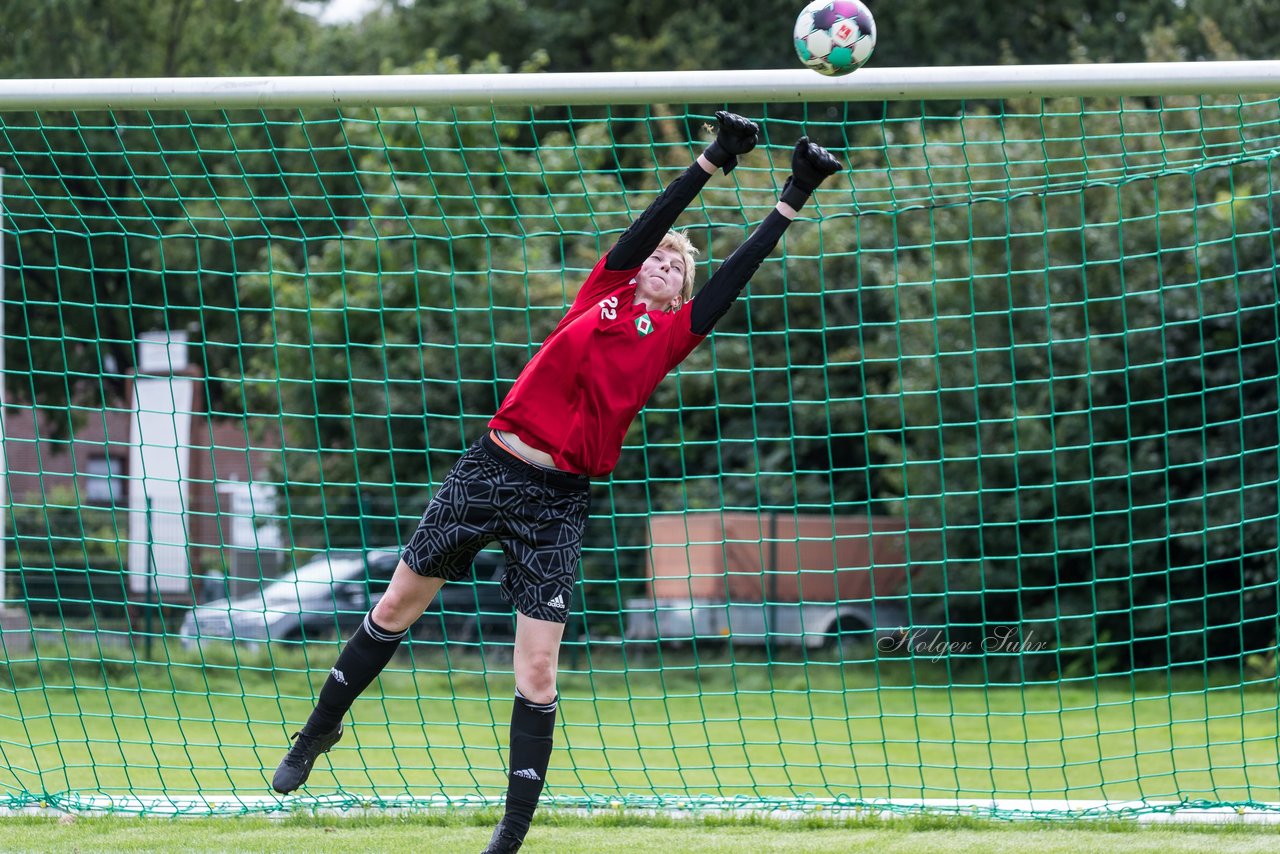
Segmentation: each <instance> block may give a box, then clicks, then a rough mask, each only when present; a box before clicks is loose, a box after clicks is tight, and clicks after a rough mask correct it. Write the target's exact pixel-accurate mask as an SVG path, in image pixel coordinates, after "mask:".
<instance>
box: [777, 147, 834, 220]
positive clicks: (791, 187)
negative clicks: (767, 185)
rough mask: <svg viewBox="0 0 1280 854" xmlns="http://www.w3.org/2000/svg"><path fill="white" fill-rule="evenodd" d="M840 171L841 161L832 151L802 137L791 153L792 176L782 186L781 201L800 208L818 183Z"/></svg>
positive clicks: (797, 208) (816, 187)
mask: <svg viewBox="0 0 1280 854" xmlns="http://www.w3.org/2000/svg"><path fill="white" fill-rule="evenodd" d="M839 171H840V161H839V160H836V159H835V157H833V156H832V155H831V152H829V151H827V150H826V149H825V148H823V147H822V146H821V145H818V143H816V142H810V141H809V137H807V136H802V137H800V141H799V142H797V143H796V150H795V151H794V152H792V154H791V177H790V178H788V179H787V183H786V184H784V185H783V187H782V196H781V201H783V202H786V203H787V204H789V205H791V207H793V208H795V209H796V210H800V208H801V207H802V206H803V205H804V203H805V202H807V201H808V200H809V196H811V195H813V191H814V190H816V189H818V185H819V184H821V183H822V182H823V181H825V180H826V179H827V176H829V175H834V174H836V173H837V172H839Z"/></svg>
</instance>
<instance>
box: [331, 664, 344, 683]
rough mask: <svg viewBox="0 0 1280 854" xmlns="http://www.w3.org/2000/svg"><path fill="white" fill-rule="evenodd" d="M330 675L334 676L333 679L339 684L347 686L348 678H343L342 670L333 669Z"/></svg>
mask: <svg viewBox="0 0 1280 854" xmlns="http://www.w3.org/2000/svg"><path fill="white" fill-rule="evenodd" d="M329 673H330V674H331V675H332V676H333V678H334V679H336V680H337V681H338V682H341V683H342V684H343V685H346V684H347V677H345V676H343V675H342V671H341V670H339V669H338V668H336V667H335V668H333V669H332V670H330V671H329Z"/></svg>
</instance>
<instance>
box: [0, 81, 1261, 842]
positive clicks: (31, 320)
mask: <svg viewBox="0 0 1280 854" xmlns="http://www.w3.org/2000/svg"><path fill="white" fill-rule="evenodd" d="M879 73H881V74H884V75H889V74H891V72H888V71H884V72H879ZM1171 73H1172V72H1171ZM863 74H869V72H863ZM855 77H857V75H855ZM433 79H434V81H435V82H434V83H433V84H432V85H433V86H437V87H438V86H444V85H447V83H441V82H440V81H441V80H447V78H433ZM455 79H463V78H455ZM806 79H808V78H806ZM866 79H867V80H873V79H877V78H874V77H867V78H866ZM1115 88H1116V87H1112V90H1113V91H1114V89H1115ZM122 91H126V90H122ZM699 91H700V90H698V89H694V88H689V89H687V90H684V89H681V88H680V87H679V86H674V85H673V87H672V88H671V89H670V91H669V92H668V94H667V96H666V98H665V103H652V104H627V103H616V102H615V103H613V104H611V105H608V106H605V105H592V104H589V103H581V102H580V101H581V99H574V98H570V97H563V98H561V97H558V96H557V95H556V94H554V93H553V94H544V95H537V94H536V93H535V95H533V96H530V98H529V99H528V101H527V102H526V103H523V104H515V103H512V102H510V101H507V102H498V103H497V104H496V105H495V104H491V103H490V102H489V101H488V100H486V99H485V98H483V97H477V96H474V95H461V96H459V98H458V99H457V101H456V102H455V103H453V104H450V105H445V106H430V105H428V106H423V105H419V106H396V105H390V104H383V105H380V106H364V105H361V104H359V103H356V104H354V105H351V106H346V105H345V104H347V103H350V102H348V101H344V102H342V103H344V106H341V107H334V106H328V107H326V106H318V105H315V104H314V102H306V103H311V104H312V105H310V106H306V105H302V106H300V105H299V104H303V103H304V102H302V101H299V103H298V104H293V105H290V104H287V103H282V102H272V103H270V104H268V105H266V106H259V107H256V108H253V107H246V106H244V105H243V102H240V103H237V104H236V105H233V106H227V107H219V106H216V105H215V103H214V101H213V100H211V99H215V98H216V96H217V92H213V93H211V94H209V95H208V96H207V97H202V98H201V99H199V100H193V101H192V102H191V104H189V105H175V104H174V103H173V102H172V101H169V102H166V103H165V104H164V105H161V106H158V107H153V108H151V109H144V108H142V107H141V106H140V105H139V102H138V101H137V100H135V101H134V102H131V103H130V104H129V105H126V106H119V103H120V102H119V101H118V100H117V101H113V100H112V99H111V97H106V98H105V100H104V101H90V100H85V102H84V103H83V104H80V105H79V108H73V107H76V105H74V104H69V103H68V102H67V100H66V99H62V100H60V101H58V107H57V108H42V107H38V105H37V104H35V103H32V104H28V105H26V106H22V105H19V106H10V107H8V108H6V109H4V110H2V111H0V168H2V169H3V178H2V182H3V183H2V191H3V194H2V204H0V215H2V222H3V294H2V296H3V298H2V300H0V306H3V333H4V347H3V363H2V364H3V396H4V404H5V405H4V408H3V418H4V421H3V427H4V430H3V435H4V441H3V455H2V457H3V461H4V477H3V479H2V480H3V484H4V487H3V493H2V494H0V513H3V518H4V528H3V530H4V563H3V567H4V569H3V575H2V578H3V588H2V590H0V598H2V599H3V600H4V605H5V607H4V608H3V610H0V619H2V620H3V623H2V625H3V628H4V631H3V634H2V635H0V640H2V646H0V659H2V663H0V807H6V808H8V809H9V810H25V809H33V808H38V807H41V806H49V807H55V808H58V809H64V810H73V811H90V810H112V811H123V812H146V813H163V814H171V813H184V814H207V813H229V812H244V811H280V810H290V809H296V808H300V807H325V808H339V809H345V808H351V807H358V806H373V807H396V806H398V807H424V806H442V805H469V804H482V803H491V802H494V801H496V799H498V798H499V797H500V796H501V795H502V793H503V792H505V789H506V768H505V762H506V758H505V755H506V743H507V716H508V715H509V711H510V702H511V695H512V688H513V685H512V678H511V643H512V634H511V632H512V619H511V613H510V608H509V606H506V605H505V604H504V603H503V602H502V600H501V598H500V597H499V596H497V594H496V590H497V586H496V582H495V580H494V579H495V577H497V575H498V573H500V572H501V564H502V556H501V554H500V552H496V551H495V552H487V553H484V554H483V555H482V556H481V559H480V560H479V561H478V562H477V564H476V568H475V572H474V578H473V579H471V580H469V581H466V582H461V583H459V584H457V585H452V586H450V587H446V594H445V595H444V596H442V598H441V600H440V601H438V602H437V603H436V604H435V605H434V606H433V608H432V609H429V610H428V612H427V614H426V615H424V618H423V620H422V621H421V622H420V623H419V624H417V625H416V626H415V627H414V629H413V632H412V635H411V640H410V642H408V643H406V644H405V645H404V648H403V650H402V651H401V652H400V653H399V654H398V655H397V657H396V659H394V660H393V662H392V664H391V666H390V667H389V668H388V670H387V671H386V672H385V673H384V675H383V676H382V678H381V680H380V681H378V682H376V683H375V684H374V686H373V687H371V688H370V690H369V691H368V692H366V694H365V695H364V696H363V697H362V698H361V699H360V700H359V701H358V702H357V703H356V705H355V707H354V709H353V710H352V713H351V716H350V718H349V722H350V727H349V730H348V735H347V737H346V738H344V740H343V741H342V742H341V743H340V744H339V745H338V746H337V747H336V748H335V749H334V750H333V751H332V752H331V753H330V754H328V755H327V756H326V757H325V758H323V759H321V760H320V761H319V763H318V764H317V768H316V770H315V773H313V775H312V776H311V779H310V782H309V785H308V787H307V788H306V789H305V790H304V791H302V792H300V793H298V794H296V795H294V796H289V797H276V796H274V795H273V794H272V793H271V792H270V787H269V780H270V774H271V772H272V770H273V769H274V768H275V765H276V763H277V762H278V761H279V759H280V757H281V756H282V755H283V751H284V750H285V748H286V747H287V736H288V734H289V733H291V732H292V731H293V730H294V729H296V728H297V727H298V725H299V724H300V723H301V722H302V721H303V720H304V719H305V716H306V714H307V713H308V712H309V711H310V709H311V708H312V706H313V704H314V701H315V697H316V692H317V691H318V690H319V686H320V684H321V683H322V681H323V678H324V676H325V674H326V672H327V670H328V668H329V667H330V665H331V664H332V662H333V659H334V657H335V655H336V652H337V650H338V648H339V647H338V644H339V643H340V639H341V638H344V637H345V636H346V635H347V634H348V633H349V631H350V630H351V628H352V627H354V625H355V623H356V622H357V621H358V620H359V619H360V617H361V616H362V615H363V614H364V613H365V612H366V611H367V610H368V608H369V606H370V603H371V602H373V601H375V600H376V598H377V596H378V595H379V594H380V592H381V591H382V590H383V589H384V588H385V586H386V579H387V576H388V574H389V572H390V569H389V567H390V566H394V562H395V557H396V549H397V548H398V547H399V546H401V545H402V544H403V543H404V542H405V540H406V538H407V536H408V534H409V533H410V532H411V531H412V529H413V526H414V525H415V523H416V521H417V519H418V517H419V516H420V514H421V512H422V510H423V508H424V507H425V505H426V503H427V501H428V500H429V499H430V497H431V495H432V492H433V490H434V489H435V488H437V487H438V486H439V484H440V482H441V481H442V479H443V477H444V475H445V474H446V472H447V471H448V469H449V467H450V466H451V465H452V463H453V462H454V461H455V460H456V459H457V457H458V455H459V454H460V453H461V452H462V451H463V450H464V449H465V448H466V447H467V445H468V444H469V443H470V442H471V441H473V440H474V439H475V438H476V437H477V436H478V434H479V433H480V432H481V431H483V430H484V429H485V425H486V424H487V421H488V418H489V417H490V416H491V415H492V413H493V412H494V411H495V409H496V407H497V406H498V404H499V403H500V401H501V400H502V397H503V395H504V394H505V393H506V391H507V390H508V389H509V388H510V386H511V384H512V382H513V381H514V379H515V377H516V376H517V374H518V373H519V371H520V369H521V368H522V367H523V365H524V364H525V363H526V362H527V361H528V359H529V358H530V357H531V355H532V354H533V353H534V352H535V351H536V349H537V347H538V344H539V343H540V342H541V341H542V340H543V338H544V337H545V336H546V335H547V334H548V333H549V332H550V330H551V329H552V328H553V327H554V325H555V324H556V323H557V321H558V320H559V319H560V317H561V316H562V314H563V313H564V311H565V309H566V307H567V306H568V304H569V303H570V302H571V301H572V299H573V297H574V295H575V293H576V290H577V288H578V286H579V284H580V283H581V282H582V280H583V278H584V277H585V276H586V274H587V272H588V271H589V270H590V269H591V268H592V266H593V265H594V263H595V262H596V260H597V259H598V258H599V257H600V256H601V254H603V253H604V252H605V251H607V250H608V248H609V247H610V245H611V244H612V241H613V240H615V239H616V238H617V236H618V235H619V234H620V233H621V232H622V230H623V229H624V228H625V227H626V226H627V225H628V224H629V222H630V221H631V220H632V219H633V218H634V217H635V216H636V215H637V214H638V213H639V212H640V211H641V210H643V209H644V207H645V206H646V205H647V204H648V202H649V201H650V200H651V199H652V198H653V197H654V195H655V194H656V193H657V192H658V191H659V190H660V188H661V187H662V186H663V185H664V184H665V183H666V182H668V181H670V180H672V179H673V178H674V177H675V176H676V175H678V174H679V172H680V171H681V170H683V169H684V168H685V167H686V166H687V165H688V164H689V163H690V162H691V160H692V158H693V157H695V156H696V154H697V152H698V151H700V150H701V147H702V146H703V145H704V144H705V143H706V141H707V140H708V139H709V137H708V135H707V133H706V131H705V129H704V126H705V124H706V123H707V122H708V121H709V120H710V119H711V117H712V116H713V115H714V112H715V110H716V109H718V108H721V107H723V106H726V104H725V102H724V101H716V102H712V103H699V102H698V101H699V99H700V98H705V96H703V95H700V94H698V92H699ZM771 91H775V92H776V91H777V90H776V89H775V90H771ZM823 91H824V93H826V94H825V95H820V96H817V97H814V98H812V99H811V100H803V99H802V100H799V101H785V102H780V101H776V100H775V101H770V100H769V97H782V95H780V94H778V95H774V96H769V97H766V96H764V95H758V94H754V93H752V92H746V91H744V93H743V95H742V96H741V97H737V98H733V99H731V101H732V102H731V103H729V104H728V106H730V107H732V108H733V109H735V110H737V111H739V112H743V113H745V114H747V115H749V116H751V117H753V118H755V119H757V120H758V121H759V123H760V125H761V127H762V132H763V138H762V144H761V146H760V147H759V148H758V149H757V150H756V151H755V152H753V153H752V154H750V155H748V156H746V157H744V158H743V159H742V163H741V165H740V166H739V167H738V169H737V170H736V171H734V172H733V173H732V175H730V176H728V177H725V176H723V175H719V176H716V177H715V178H713V179H712V181H711V182H710V184H709V186H708V188H707V189H706V190H705V191H704V192H703V193H702V195H701V196H700V198H699V199H698V200H697V201H696V202H695V203H694V204H693V205H692V206H691V207H690V209H689V210H688V211H687V213H686V214H685V216H684V217H683V218H682V219H681V221H680V225H681V227H683V228H685V229H686V230H687V233H688V234H689V236H690V237H691V238H692V240H693V241H694V243H695V244H696V245H697V246H698V247H699V248H700V249H701V250H702V261H700V263H699V281H700V282H701V281H705V280H706V278H707V276H708V275H709V272H710V271H711V270H712V269H714V268H715V266H716V265H717V264H718V263H719V262H720V261H721V260H722V259H723V258H725V257H726V255H727V254H728V253H729V252H730V251H731V250H732V249H733V248H734V247H735V246H737V245H738V244H739V243H740V242H741V241H742V240H743V239H744V238H745V236H746V234H747V233H748V231H749V229H750V228H751V227H752V226H753V225H754V224H756V223H758V222H759V221H760V220H762V219H763V218H764V216H765V215H766V213H767V212H768V211H769V210H770V209H771V208H772V206H773V204H774V202H775V201H776V198H777V192H778V190H779V189H780V186H781V183H782V181H783V180H784V179H785V177H786V174H787V168H788V166H787V164H788V163H789V154H790V149H791V146H792V145H793V144H794V142H795V140H796V138H797V137H798V136H799V135H801V134H808V135H809V136H810V137H812V138H814V139H816V140H818V141H819V142H821V143H822V144H823V145H825V146H826V147H828V148H830V149H831V150H833V151H834V152H837V153H838V154H839V155H840V157H841V158H842V159H843V160H844V161H845V162H846V163H847V164H848V167H849V168H848V171H847V172H845V173H843V174H841V175H839V176H837V177H835V178H833V179H832V180H831V181H829V182H828V183H827V184H826V185H824V187H823V188H822V189H821V190H819V191H818V193H817V194H816V198H815V202H814V203H813V204H812V205H811V206H809V207H807V208H806V209H805V211H803V214H802V219H801V221H799V222H797V223H796V224H795V226H794V227H792V228H791V229H790V231H789V232H788V233H787V235H786V237H785V239H784V240H783V241H782V243H781V245H780V247H779V249H778V250H777V251H776V252H775V253H774V255H773V256H772V257H771V258H770V259H768V260H767V261H766V262H765V263H764V265H763V266H762V267H761V269H760V271H759V272H758V274H757V275H756V276H755V278H754V280H753V281H752V283H751V285H750V288H749V291H748V293H747V294H745V295H744V297H743V298H742V299H741V300H740V301H739V303H738V304H737V305H736V306H735V307H734V308H733V310H732V311H731V312H730V313H729V314H728V315H727V316H726V317H725V318H724V319H723V320H722V321H721V323H720V325H719V326H718V328H717V331H716V332H715V333H714V334H713V335H712V336H711V338H710V339H709V340H708V341H707V342H706V343H705V344H704V345H702V346H701V347H700V348H699V349H698V350H697V351H695V353H694V354H693V355H692V356H691V357H690V358H689V359H688V360H687V361H686V362H685V363H684V364H683V365H681V366H680V368H679V369H678V370H677V371H675V372H674V373H673V374H672V375H671V376H669V377H668V378H667V379H666V380H665V381H664V383H663V384H662V386H661V387H660V388H659V389H658V391H657V393H656V394H655V395H654V397H653V399H652V400H651V402H650V403H649V405H648V407H647V408H646V409H645V410H644V412H643V413H642V415H641V416H640V418H639V419H638V420H637V421H636V423H635V424H634V426H633V427H632V429H631V431H630V433H629V434H628V436H627V441H626V446H625V448H624V451H623V454H622V460H621V463H620V464H619V466H618V468H617V470H616V471H615V472H614V473H613V475H612V476H611V477H609V478H603V479H599V480H598V481H597V482H596V483H595V484H594V485H593V505H592V513H591V520H590V525H589V528H588V531H587V538H586V544H585V551H584V555H583V560H582V578H583V581H582V584H581V587H580V595H579V597H578V599H577V601H576V602H575V603H574V604H573V608H572V616H571V619H570V621H569V625H568V631H567V634H566V643H565V647H564V650H563V654H562V658H561V662H560V665H561V667H560V683H559V686H560V691H561V695H562V703H561V717H560V721H559V724H558V726H557V732H556V751H555V753H554V754H553V757H552V768H551V772H550V774H549V779H548V788H547V794H546V798H547V800H548V801H549V802H551V803H553V804H555V805H561V806H580V807H588V808H602V809H609V808H611V807H624V808H645V809H650V808H653V809H663V810H668V809H671V810H682V809H702V808H716V809H731V810H772V811H778V810H788V811H789V810H808V809H817V808H822V809H826V810H829V811H839V810H863V809H866V810H873V811H880V812H883V811H889V812H896V811H910V810H919V809H929V808H933V809H941V810H960V811H964V812H965V813H966V814H974V813H977V814H984V815H986V814H990V815H997V816H1020V815H1022V816H1025V815H1035V816H1062V817H1071V816H1083V815H1114V814H1143V813H1146V814H1156V813H1168V812H1176V811H1184V812H1185V811H1186V810H1189V809H1193V808H1194V809H1219V810H1226V811H1230V810H1246V809H1247V810H1280V778H1278V776H1277V768H1278V767H1280V755H1278V753H1277V735H1278V734H1280V730H1278V721H1280V705H1278V704H1277V699H1276V698H1277V658H1276V645H1277V612H1278V606H1280V600H1278V598H1277V575H1276V573H1277V530H1278V529H1280V518H1278V513H1277V495H1278V491H1280V490H1278V471H1277V446H1278V444H1280V443H1278V441H1277V425H1278V423H1280V415H1278V407H1277V392H1278V390H1280V382H1278V379H1277V376H1278V374H1277V359H1278V352H1280V325H1278V318H1277V302H1278V300H1277V285H1276V276H1275V267H1276V252H1277V245H1276V237H1275V235H1276V219H1277V213H1276V211H1277V202H1276V199H1277V192H1278V185H1280V179H1277V177H1276V176H1275V174H1274V163H1275V160H1276V156H1277V152H1278V151H1280V101H1277V100H1276V98H1275V97H1271V96H1249V95H1246V94H1233V95H1221V94H1218V95H1164V96H1158V95H1143V94H1141V92H1139V93H1138V94H1135V95H1125V96H1120V95H1116V94H1111V95H1091V94H1089V93H1087V92H1083V91H1082V92H1081V93H1079V96H1073V97H1065V96H1052V97H1029V96H1028V97H1019V98H1008V99H994V98H987V97H986V96H985V95H983V94H982V93H981V92H980V91H977V92H976V93H975V95H974V97H973V98H970V99H967V100H958V99H954V98H953V99H951V100H935V99H933V97H932V96H931V95H930V94H928V93H923V94H916V95H914V96H907V97H904V98H901V99H894V100H887V101H881V100H873V101H863V100H858V101H845V100H832V99H833V98H838V97H841V96H839V95H832V94H831V92H834V91H836V90H833V89H826V90H823ZM413 100H414V99H413V98H412V97H406V98H405V101H406V102H413ZM603 100H609V99H608V98H605V99H603ZM481 101H483V105H479V102H481ZM6 103H12V102H11V101H10V102H6ZM419 103H422V102H419Z"/></svg>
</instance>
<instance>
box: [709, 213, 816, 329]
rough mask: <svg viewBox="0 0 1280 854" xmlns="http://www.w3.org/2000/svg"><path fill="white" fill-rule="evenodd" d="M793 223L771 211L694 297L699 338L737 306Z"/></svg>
mask: <svg viewBox="0 0 1280 854" xmlns="http://www.w3.org/2000/svg"><path fill="white" fill-rule="evenodd" d="M789 225H791V220H790V219H788V218H787V217H785V216H783V215H782V214H780V213H778V211H777V210H774V211H771V212H770V213H769V215H768V216H767V217H765V218H764V222H762V223H760V225H758V226H757V227H756V230H755V231H753V232H752V233H751V236H750V237H748V238H747V239H746V241H745V242H744V243H743V244H742V245H741V246H739V247H738V248H737V249H735V250H733V253H732V254H731V255H730V256H729V257H728V258H726V259H725V262H724V263H723V264H721V265H720V269H718V270H716V271H715V273H714V274H713V275H712V276H711V278H710V279H709V280H708V281H707V283H706V284H705V285H703V287H702V290H700V291H698V293H697V296H695V297H694V300H693V305H692V307H691V308H690V311H691V312H692V313H691V314H690V316H689V324H690V326H691V327H692V329H693V332H694V334H695V335H706V334H707V333H709V332H710V331H711V329H712V327H714V326H715V325H716V322H717V321H718V320H720V318H722V317H724V315H725V312H727V311H728V310H729V307H730V306H731V305H733V302H734V300H736V299H737V298H738V294H740V293H742V289H743V288H745V287H746V286H747V282H749V281H751V277H752V276H754V275H755V273H756V270H758V269H759V268H760V264H761V262H763V261H764V259H765V258H767V257H769V253H770V252H772V251H773V247H775V246H777V245H778V240H779V239H781V237H782V233H783V232H784V231H786V230H787V226H789Z"/></svg>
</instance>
